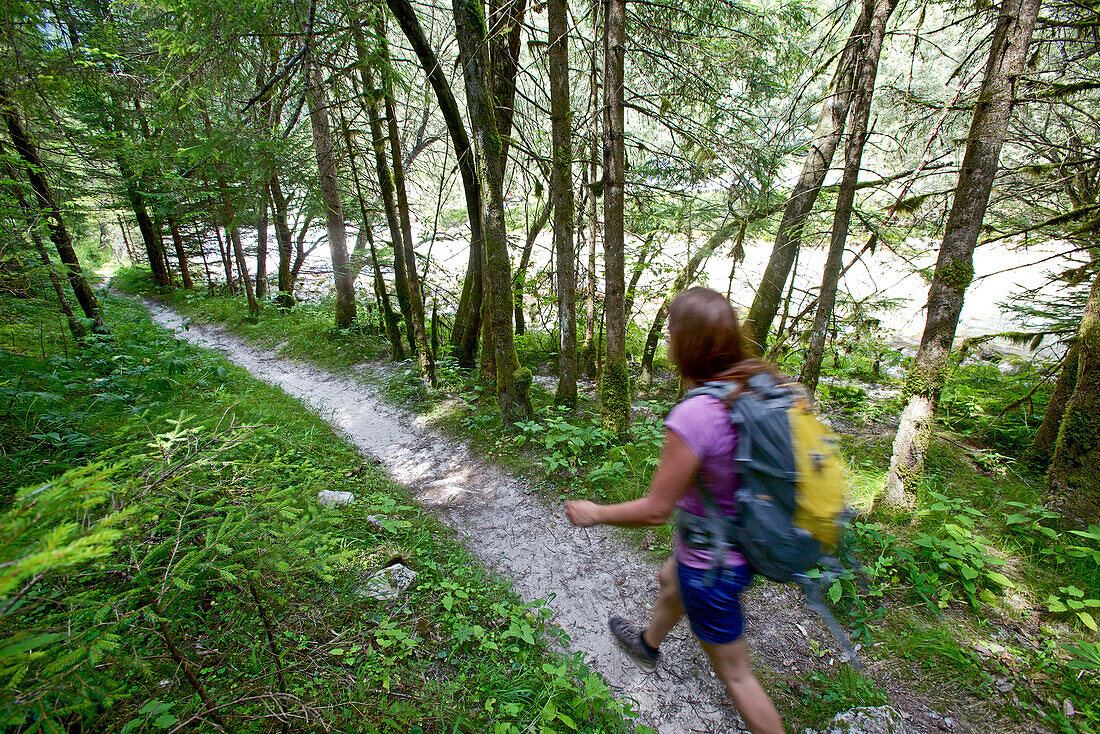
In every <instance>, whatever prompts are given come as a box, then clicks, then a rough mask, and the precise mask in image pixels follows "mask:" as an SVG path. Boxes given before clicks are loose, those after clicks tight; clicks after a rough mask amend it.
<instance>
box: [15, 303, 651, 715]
mask: <svg viewBox="0 0 1100 734" xmlns="http://www.w3.org/2000/svg"><path fill="white" fill-rule="evenodd" d="M0 298H2V300H3V309H2V312H3V314H4V316H3V318H2V320H0V336H2V338H3V344H2V345H0V400H2V401H3V412H2V413H0V416H2V417H0V431H2V435H3V439H4V441H3V445H4V451H3V456H2V459H3V464H2V465H0V472H2V473H0V480H2V484H0V487H2V488H3V490H4V491H5V492H7V497H8V498H9V500H8V503H7V504H8V505H10V506H7V507H5V509H4V510H3V512H4V514H3V517H2V521H0V640H2V642H0V680H2V684H0V730H3V731H19V732H37V731H43V732H54V731H62V730H63V731H67V732H100V731H118V732H146V731H175V730H182V729H187V730H191V731H204V732H212V731H215V730H217V727H218V726H221V727H222V728H223V729H224V730H225V731H235V732H246V731H255V732H261V731H262V732H267V731H280V730H286V731H307V730H308V731H321V730H329V731H332V730H335V731H348V732H352V731H361V732H439V733H442V732H447V733H450V732H493V733H494V734H519V732H525V731H540V732H541V731H552V732H567V731H568V732H572V731H585V732H613V731H625V730H626V728H627V726H626V724H624V717H625V718H626V719H629V716H630V712H629V711H628V710H626V709H625V708H624V706H623V705H622V704H620V703H617V702H616V701H614V700H613V698H612V696H611V695H610V692H609V691H608V689H607V686H606V684H605V683H604V682H603V681H602V679H601V678H599V677H598V676H597V675H595V674H593V673H591V672H590V671H589V670H588V668H587V667H586V665H585V663H584V661H583V660H582V659H581V658H580V657H579V656H574V657H570V658H564V657H561V656H560V655H559V654H557V653H554V652H552V651H551V647H552V643H553V640H554V639H555V637H556V636H558V635H560V634H561V633H560V632H557V631H556V630H555V629H554V628H553V627H551V626H549V625H547V623H546V616H547V614H548V612H547V610H546V608H545V607H544V606H543V605H541V604H524V603H522V602H521V601H520V600H519V599H518V598H517V597H516V596H515V595H514V593H512V592H511V591H510V589H509V588H508V587H507V585H506V584H504V583H503V582H502V581H500V580H499V579H496V578H494V577H491V576H490V575H489V574H487V573H486V572H485V571H484V570H483V569H482V568H481V567H480V566H479V565H478V564H477V563H476V561H474V560H473V559H472V558H471V557H469V556H468V555H467V553H466V551H465V550H464V547H463V546H462V544H461V543H460V542H459V541H458V540H457V539H456V538H455V536H454V534H453V533H452V532H450V531H449V530H447V529H446V528H445V527H443V526H441V525H440V524H439V523H438V522H437V521H436V520H434V519H433V518H432V517H431V516H430V515H429V514H428V513H426V512H424V511H422V510H420V509H419V508H418V506H417V505H416V503H415V502H413V501H412V500H411V498H410V497H409V496H408V494H407V492H406V491H405V490H404V489H402V488H401V487H398V486H396V485H394V484H392V483H391V482H390V481H388V480H387V479H386V478H385V476H384V475H383V473H382V472H381V471H380V470H379V469H377V468H376V467H375V466H373V465H372V464H370V463H367V462H364V461H363V458H362V457H361V456H360V455H359V454H358V452H357V451H356V450H355V448H354V447H353V446H351V445H350V444H348V443H347V442H345V441H344V440H342V439H341V438H340V437H339V436H337V435H336V434H335V433H334V432H333V430H332V429H331V428H330V427H329V426H327V425H326V424H325V423H324V422H323V421H321V420H320V419H318V418H316V417H315V416H313V415H312V414H311V413H309V411H308V410H306V409H305V408H303V406H302V405H301V404H300V403H298V402H296V401H295V400H293V399H291V398H289V397H287V396H286V395H285V394H284V393H282V392H281V391H279V390H277V389H275V388H272V387H270V386H267V385H264V384H263V383H260V382H257V381H255V380H253V379H251V378H250V377H249V376H248V375H247V374H246V373H244V372H243V371H242V370H240V369H238V368H236V367H234V366H232V365H231V364H230V363H229V362H227V361H226V360H225V359H223V358H222V357H220V356H218V355H215V354H213V353H211V352H207V351H203V350H199V349H196V348H193V347H191V346H188V345H184V344H181V343H179V342H177V341H175V340H174V339H172V338H170V337H169V336H168V335H166V334H165V333H164V332H163V331H161V330H159V329H157V328H156V327H154V326H153V325H152V324H151V322H150V320H149V318H148V316H147V314H146V313H145V312H144V310H143V309H142V308H141V307H140V306H139V305H138V304H136V303H134V302H132V301H129V300H127V299H116V298H110V297H106V296H101V298H102V300H103V303H104V305H105V309H106V317H107V322H108V324H109V325H110V327H111V330H112V335H111V338H109V339H100V340H92V341H88V342H85V343H82V344H76V343H74V342H72V341H71V340H69V341H66V338H65V336H64V334H63V333H62V332H61V331H59V330H57V329H56V328H54V329H53V330H52V331H50V332H49V334H50V335H52V337H53V338H52V339H47V338H45V336H42V337H40V336H39V334H40V333H41V334H45V330H46V329H47V327H48V326H49V324H50V323H52V321H51V320H52V318H53V317H52V314H53V313H54V310H55V308H56V305H55V304H52V303H50V302H48V301H45V300H37V299H30V298H22V299H12V298H10V297H9V296H8V295H7V294H5V295H3V296H0ZM36 301H37V302H36ZM261 323H262V321H261ZM326 343H329V342H326ZM338 347H339V344H337V345H336V346H334V347H333V349H334V350H335V351H337V352H338V351H339V349H338ZM16 486H18V487H21V489H18V490H16V491H14V492H12V491H11V490H12V489H13V488H14V487H16ZM321 490H335V491H346V492H352V493H354V496H355V501H354V502H353V503H351V504H348V505H343V506H339V507H336V508H334V509H329V510H326V509H324V508H323V507H321V506H319V505H318V503H317V500H316V495H317V493H318V492H319V491H321ZM13 495H14V496H13ZM397 564H400V565H403V566H405V567H407V568H409V569H412V570H413V571H415V572H416V574H417V575H416V577H415V579H414V580H413V581H412V584H411V586H410V587H409V588H408V589H407V590H406V591H405V592H403V593H401V594H399V595H398V596H397V597H396V598H395V599H393V600H388V601H386V600H379V599H375V598H371V597H370V596H369V594H368V592H369V590H370V589H371V588H373V587H372V582H370V581H369V579H370V578H371V577H372V576H373V575H375V574H377V573H379V572H380V571H383V569H386V568H387V567H391V566H396V565H397Z"/></svg>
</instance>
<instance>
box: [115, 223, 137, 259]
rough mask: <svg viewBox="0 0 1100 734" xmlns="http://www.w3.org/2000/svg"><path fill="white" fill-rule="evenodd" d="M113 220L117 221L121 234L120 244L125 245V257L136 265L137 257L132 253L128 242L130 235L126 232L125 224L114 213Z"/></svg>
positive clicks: (131, 247) (132, 250) (132, 249)
mask: <svg viewBox="0 0 1100 734" xmlns="http://www.w3.org/2000/svg"><path fill="white" fill-rule="evenodd" d="M115 220H116V221H117V222H118V231H119V233H120V234H121V235H122V244H123V245H124V246H125V247H126V257H127V259H129V261H130V264H131V265H137V257H136V256H135V255H134V247H133V245H131V244H130V235H129V234H127V232H126V224H125V223H124V222H123V221H122V217H121V216H120V215H118V214H115Z"/></svg>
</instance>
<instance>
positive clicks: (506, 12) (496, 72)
mask: <svg viewBox="0 0 1100 734" xmlns="http://www.w3.org/2000/svg"><path fill="white" fill-rule="evenodd" d="M526 6H527V2H526V0H503V2H501V0H490V1H489V32H488V37H489V68H490V70H491V74H492V77H491V79H492V85H493V102H494V107H495V114H496V122H497V135H499V136H500V146H501V150H500V155H501V159H502V160H503V161H504V164H503V168H502V170H501V172H500V173H501V177H502V180H503V176H504V173H505V170H506V169H507V166H508V145H509V143H510V142H511V139H512V119H513V117H514V116H515V100H516V73H517V72H518V71H519V50H520V40H521V38H520V34H521V33H522V32H523V14H524V12H525V11H526Z"/></svg>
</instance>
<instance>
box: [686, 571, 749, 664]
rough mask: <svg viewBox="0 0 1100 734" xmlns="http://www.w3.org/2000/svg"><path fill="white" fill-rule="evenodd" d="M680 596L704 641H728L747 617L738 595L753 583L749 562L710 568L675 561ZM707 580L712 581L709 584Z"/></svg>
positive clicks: (741, 627)
mask: <svg viewBox="0 0 1100 734" xmlns="http://www.w3.org/2000/svg"><path fill="white" fill-rule="evenodd" d="M676 575H677V576H678V577H679V579H680V598H681V599H682V600H683V603H684V611H685V612H686V613H687V618H688V621H689V622H691V631H692V632H694V633H695V636H696V637H698V638H699V639H700V640H702V641H703V642H709V643H712V644H715V645H725V644H727V643H730V642H733V641H734V640H736V639H737V638H738V637H740V636H741V632H742V630H743V629H744V620H743V619H742V617H741V602H740V601H739V600H738V597H739V596H740V595H741V592H742V591H744V590H745V589H746V588H748V586H749V584H751V583H752V572H751V571H750V570H749V567H748V565H747V564H742V565H739V566H732V567H730V568H722V569H713V570H708V569H704V568H691V567H690V566H685V565H684V564H682V563H678V564H676ZM707 581H711V584H710V585H709V586H708V585H707V584H706V582H707Z"/></svg>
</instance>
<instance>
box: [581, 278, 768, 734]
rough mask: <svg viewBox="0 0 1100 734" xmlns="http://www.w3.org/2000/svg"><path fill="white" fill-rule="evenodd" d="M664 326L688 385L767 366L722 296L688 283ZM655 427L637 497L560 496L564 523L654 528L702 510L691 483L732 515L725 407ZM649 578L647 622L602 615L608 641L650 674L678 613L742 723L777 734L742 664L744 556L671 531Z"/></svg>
mask: <svg viewBox="0 0 1100 734" xmlns="http://www.w3.org/2000/svg"><path fill="white" fill-rule="evenodd" d="M668 324H669V336H670V344H669V356H670V357H671V359H672V361H673V362H674V363H675V364H676V366H677V367H678V368H679V370H680V374H681V375H683V377H684V378H685V379H687V380H689V381H691V382H694V383H703V382H707V381H713V380H724V381H734V382H741V381H743V380H745V379H747V378H748V377H751V376H752V375H753V374H756V373H759V372H766V371H770V370H769V369H768V367H767V366H766V365H765V364H764V363H763V362H761V361H759V360H755V359H745V353H744V351H743V349H742V339H741V331H740V328H739V326H738V323H737V314H736V313H735V312H734V310H733V307H732V306H731V305H730V302H729V301H728V300H727V299H726V298H725V296H723V295H721V294H719V293H717V292H715V291H712V290H710V289H708V288H690V289H688V290H686V291H684V292H683V293H681V294H680V295H678V296H677V297H676V299H675V300H674V301H673V302H672V305H671V307H670V308H669V319H668ZM665 427H666V428H667V429H668V430H667V432H666V434H665V444H664V448H663V449H662V451H661V463H660V465H659V466H658V467H657V471H656V472H655V473H654V475H653V480H652V481H651V482H650V485H649V492H648V493H647V494H646V496H645V497H642V498H641V499H637V500H633V501H631V502H622V503H620V504H616V505H598V504H595V503H593V502H588V501H585V500H579V501H574V502H566V503H565V511H566V514H567V515H568V516H569V521H570V522H571V523H573V524H574V525H577V526H579V527H587V526H590V525H597V524H600V523H604V524H608V525H618V526H620V527H644V526H648V525H662V524H664V523H665V522H667V521H668V518H669V515H670V514H671V513H672V510H673V508H679V510H680V511H681V512H686V513H690V514H693V515H705V514H706V510H705V508H704V499H703V496H702V493H701V492H700V490H699V489H698V487H697V486H695V482H696V481H700V482H704V483H705V486H706V487H707V488H708V491H709V493H710V495H711V496H712V497H713V499H714V501H715V502H716V504H717V505H718V506H719V507H720V508H721V510H722V512H723V513H724V514H726V515H729V516H731V517H732V516H736V514H737V499H736V491H737V475H736V473H735V471H734V447H735V446H736V444H737V436H736V434H735V432H734V429H733V427H732V426H731V425H730V422H729V416H728V410H727V408H726V406H725V405H724V404H723V403H721V402H720V401H718V400H717V399H716V398H714V397H711V396H709V395H697V396H695V397H691V398H689V399H687V400H685V401H683V402H681V403H680V404H679V405H677V406H676V407H674V408H673V409H672V411H671V412H670V413H669V415H668V418H667V419H666V420H665ZM658 580H659V581H660V585H661V590H660V593H659V595H658V597H657V601H656V603H655V604H654V606H653V616H652V618H651V619H650V622H649V626H647V627H646V628H644V629H641V628H639V627H636V626H635V625H633V624H632V623H630V622H628V621H627V620H625V619H621V618H620V617H617V616H612V617H611V619H610V620H609V624H610V627H611V632H612V634H613V635H614V637H615V640H616V641H617V642H618V643H619V644H620V645H621V646H622V648H623V650H624V651H625V652H626V653H627V654H628V655H630V657H631V658H633V659H634V661H635V662H636V663H637V664H638V666H639V667H640V668H642V670H644V671H646V672H653V671H654V670H656V669H657V662H658V660H659V659H660V652H659V651H658V648H659V647H660V645H661V643H662V642H663V641H664V639H665V637H666V636H667V635H668V633H669V632H670V631H671V630H672V628H673V627H675V626H676V624H677V623H678V622H679V621H680V618H681V617H682V616H683V615H684V613H685V612H686V613H687V617H688V621H689V622H690V623H691V630H692V632H693V633H694V634H695V636H696V637H697V638H698V639H699V642H700V644H702V646H703V650H705V651H706V653H707V657H709V658H710V664H711V667H713V668H714V672H715V673H716V674H717V675H718V677H719V678H721V680H722V683H723V684H724V685H725V687H726V691H727V693H729V696H730V699H732V701H733V703H734V705H735V706H736V707H737V710H738V711H739V712H740V713H741V717H742V718H743V719H744V720H745V723H746V724H747V725H748V727H749V729H750V730H752V731H753V732H756V733H757V734H773V733H774V734H781V733H782V732H783V724H782V722H781V721H780V718H779V713H778V712H777V711H776V709H775V706H774V705H773V704H772V702H771V699H770V698H768V694H766V693H765V692H764V689H763V688H761V687H760V683H759V682H758V681H757V680H756V677H755V676H754V675H753V673H752V670H751V669H750V667H749V659H748V646H747V645H746V643H745V638H744V637H743V636H742V634H741V633H742V629H743V621H742V615H741V604H740V601H739V600H738V597H739V596H740V594H741V592H742V591H744V589H745V588H746V587H747V586H748V585H749V583H750V582H751V580H752V571H751V570H750V569H749V567H748V564H747V563H746V562H745V558H744V557H743V556H742V555H741V554H740V553H739V552H738V551H736V550H729V551H728V555H727V557H726V559H725V562H724V563H721V562H717V561H715V559H712V558H711V551H710V550H708V549H706V548H693V547H690V546H689V545H687V544H686V543H684V541H683V538H681V537H680V533H679V532H677V533H676V534H675V537H674V540H673V553H672V556H671V557H670V558H669V559H668V562H667V563H665V565H664V567H663V568H662V569H661V571H660V574H658Z"/></svg>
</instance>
